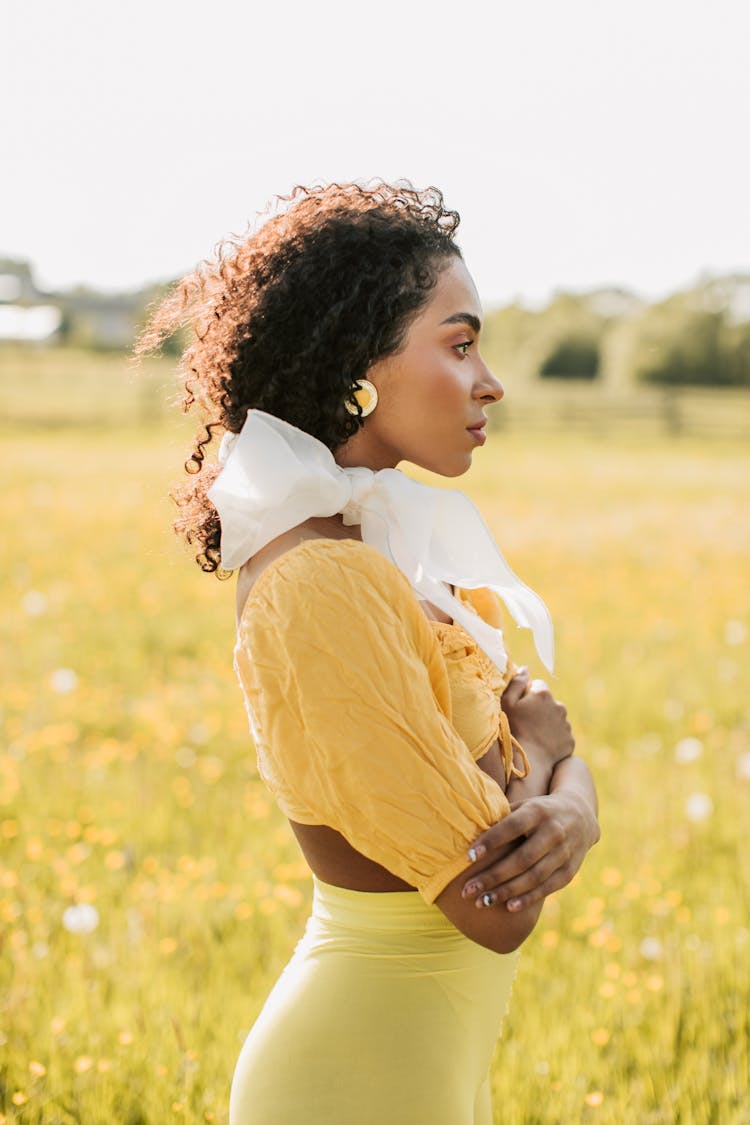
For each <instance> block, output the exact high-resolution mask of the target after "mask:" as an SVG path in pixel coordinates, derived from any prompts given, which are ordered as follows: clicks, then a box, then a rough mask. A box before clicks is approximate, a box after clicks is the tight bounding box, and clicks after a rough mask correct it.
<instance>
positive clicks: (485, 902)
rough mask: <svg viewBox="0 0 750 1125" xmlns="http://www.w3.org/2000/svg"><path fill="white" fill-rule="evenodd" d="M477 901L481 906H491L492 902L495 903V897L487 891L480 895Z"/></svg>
mask: <svg viewBox="0 0 750 1125" xmlns="http://www.w3.org/2000/svg"><path fill="white" fill-rule="evenodd" d="M479 901H480V902H481V904H482V906H492V904H493V902H494V901H495V896H494V895H493V894H492V893H491V892H490V891H487V892H486V893H485V894H483V895H482V897H481V898H480V899H479Z"/></svg>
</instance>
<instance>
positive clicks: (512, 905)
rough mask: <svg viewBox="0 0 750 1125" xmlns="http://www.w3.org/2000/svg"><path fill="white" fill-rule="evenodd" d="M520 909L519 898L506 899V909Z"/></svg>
mask: <svg viewBox="0 0 750 1125" xmlns="http://www.w3.org/2000/svg"><path fill="white" fill-rule="evenodd" d="M520 909H521V900H520V898H509V899H508V910H520Z"/></svg>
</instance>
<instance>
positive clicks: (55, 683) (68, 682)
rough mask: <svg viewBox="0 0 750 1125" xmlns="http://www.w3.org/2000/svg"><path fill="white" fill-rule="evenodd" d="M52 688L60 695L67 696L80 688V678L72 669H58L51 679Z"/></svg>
mask: <svg viewBox="0 0 750 1125" xmlns="http://www.w3.org/2000/svg"><path fill="white" fill-rule="evenodd" d="M49 682H50V687H51V688H52V690H53V691H56V692H58V693H59V694H60V695H67V694H68V692H71V691H75V689H76V688H77V687H78V676H77V675H76V674H75V672H74V671H73V669H72V668H56V669H55V671H54V672H53V673H52V675H51V676H50V678H49Z"/></svg>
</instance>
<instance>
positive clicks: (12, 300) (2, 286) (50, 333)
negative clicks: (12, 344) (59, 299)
mask: <svg viewBox="0 0 750 1125" xmlns="http://www.w3.org/2000/svg"><path fill="white" fill-rule="evenodd" d="M62 321H63V314H62V311H61V309H60V307H59V305H58V304H56V303H54V302H53V301H51V300H50V299H49V298H48V297H47V295H46V294H44V293H41V292H40V291H39V290H38V289H37V287H36V285H35V284H34V278H33V275H32V272H31V266H30V265H29V263H28V262H15V261H12V260H11V259H9V258H0V340H18V341H23V342H25V343H29V342H34V343H47V342H51V341H53V340H54V339H56V338H57V335H58V333H59V330H60V326H61V325H62Z"/></svg>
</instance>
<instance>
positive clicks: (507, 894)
mask: <svg viewBox="0 0 750 1125" xmlns="http://www.w3.org/2000/svg"><path fill="white" fill-rule="evenodd" d="M569 859H570V852H569V849H568V847H567V842H566V840H565V836H564V833H563V834H561V833H560V831H559V829H558V827H557V826H556V825H554V824H552V823H550V824H545V825H543V826H542V827H541V828H540V829H539V830H538V831H536V832H534V834H533V835H532V836H531V837H530V838H529V839H528V840H526V842H525V843H523V844H521V845H519V847H517V848H516V849H515V850H514V851H512V852H511V853H510V854H509V855H507V856H504V857H503V859H501V860H498V862H497V863H491V864H488V866H487V867H485V868H483V869H482V870H481V871H477V872H476V873H475V874H473V875H472V876H471V877H470V879H468V880H467V882H466V884H465V885H464V887H463V889H462V892H461V893H462V895H463V897H464V898H471V897H473V896H475V895H479V896H481V894H482V893H483V892H486V891H494V892H495V893H496V897H497V895H498V894H499V895H500V897H501V898H502V900H503V901H507V900H508V899H510V898H512V897H513V896H514V895H515V894H517V893H522V892H524V891H527V890H529V889H530V888H531V887H533V886H534V885H535V884H536V883H538V882H542V881H544V880H545V879H546V878H547V876H548V875H550V874H551V873H552V871H554V870H555V869H556V868H558V867H559V866H560V865H561V864H564V863H567V862H568V860H569Z"/></svg>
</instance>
